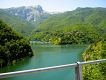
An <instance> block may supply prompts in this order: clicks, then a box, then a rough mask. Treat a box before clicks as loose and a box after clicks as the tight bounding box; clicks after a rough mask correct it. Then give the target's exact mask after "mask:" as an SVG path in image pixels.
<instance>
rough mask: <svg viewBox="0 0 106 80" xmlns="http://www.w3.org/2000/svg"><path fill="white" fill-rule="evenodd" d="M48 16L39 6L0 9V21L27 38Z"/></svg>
mask: <svg viewBox="0 0 106 80" xmlns="http://www.w3.org/2000/svg"><path fill="white" fill-rule="evenodd" d="M50 15H51V14H50V13H47V12H46V11H44V10H43V9H42V7H41V6H40V5H37V6H28V7H26V6H22V7H17V8H7V9H0V19H1V20H3V21H4V22H6V23H7V24H8V25H10V26H11V27H12V28H13V29H15V30H16V31H18V32H19V33H21V34H23V35H24V36H29V35H30V33H31V32H32V30H33V29H35V28H36V27H37V25H38V24H39V23H41V22H43V21H44V20H45V19H47V18H48V17H49V16H50Z"/></svg>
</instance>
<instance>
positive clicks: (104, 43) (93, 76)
mask: <svg viewBox="0 0 106 80" xmlns="http://www.w3.org/2000/svg"><path fill="white" fill-rule="evenodd" d="M83 59H84V61H90V60H99V59H106V35H105V36H104V37H103V38H102V39H99V40H98V41H96V42H95V43H94V44H92V45H91V46H89V47H88V49H87V50H86V51H85V52H84V53H83ZM83 78H84V80H106V62H105V63H100V64H94V65H93V64H91V65H87V66H83Z"/></svg>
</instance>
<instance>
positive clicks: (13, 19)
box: [0, 9, 35, 37]
mask: <svg viewBox="0 0 106 80" xmlns="http://www.w3.org/2000/svg"><path fill="white" fill-rule="evenodd" d="M0 20H3V21H4V22H5V23H7V24H8V25H10V26H11V27H12V28H13V29H14V30H16V31H18V32H19V33H21V34H22V35H23V36H25V37H28V36H29V34H30V33H31V32H32V30H33V29H34V28H35V27H34V25H32V24H31V23H29V22H27V21H24V20H22V19H20V18H19V17H17V16H14V15H11V14H9V13H8V12H7V11H4V10H2V9H0Z"/></svg>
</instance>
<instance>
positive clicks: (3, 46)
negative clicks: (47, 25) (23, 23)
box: [0, 20, 33, 67]
mask: <svg viewBox="0 0 106 80" xmlns="http://www.w3.org/2000/svg"><path fill="white" fill-rule="evenodd" d="M31 56H33V52H32V49H31V47H30V45H29V42H28V41H27V40H26V39H25V38H24V37H23V36H21V35H19V34H18V33H17V32H15V31H14V30H12V28H10V27H9V26H8V25H7V24H5V23H4V22H3V21H1V20H0V67H4V66H7V65H10V64H14V63H15V62H17V61H18V60H22V59H23V58H24V57H31Z"/></svg>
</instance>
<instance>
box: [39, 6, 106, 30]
mask: <svg viewBox="0 0 106 80" xmlns="http://www.w3.org/2000/svg"><path fill="white" fill-rule="evenodd" d="M105 13H106V8H77V9H76V10H74V11H69V12H65V13H61V14H57V15H54V16H52V17H50V18H49V19H47V20H46V21H44V22H43V23H42V24H41V25H39V29H40V30H50V31H51V30H57V31H58V30H62V31H70V30H75V29H77V28H78V27H77V26H82V29H83V28H84V27H85V28H86V27H98V28H101V29H100V30H104V27H105V26H106V24H105V23H106V15H105ZM102 28H103V29H102ZM105 28H106V27H105ZM64 29H65V30H64ZM82 29H81V30H82ZM83 30H85V29H83Z"/></svg>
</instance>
